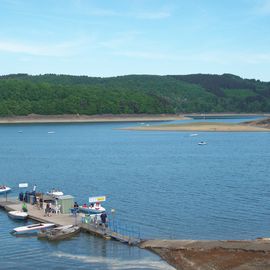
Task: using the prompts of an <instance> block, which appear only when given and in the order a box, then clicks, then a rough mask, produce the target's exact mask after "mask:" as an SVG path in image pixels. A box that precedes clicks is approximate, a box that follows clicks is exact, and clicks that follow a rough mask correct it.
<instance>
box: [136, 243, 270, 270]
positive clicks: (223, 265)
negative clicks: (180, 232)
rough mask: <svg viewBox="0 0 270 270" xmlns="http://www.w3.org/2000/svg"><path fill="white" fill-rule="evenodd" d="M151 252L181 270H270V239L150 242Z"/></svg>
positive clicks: (148, 245)
mask: <svg viewBox="0 0 270 270" xmlns="http://www.w3.org/2000/svg"><path fill="white" fill-rule="evenodd" d="M141 248H146V249H149V250H151V251H153V252H155V253H156V254H158V255H159V256H160V257H161V258H163V259H164V260H165V261H167V262H168V263H169V264H170V265H172V266H173V267H175V268H176V269H179V270H180V269H181V270H195V269H196V270H197V269H200V270H210V269H215V270H232V269H233V270H258V269H260V270H269V269H270V239H269V238H265V239H257V240H241V241H235V240H233V241H218V240H217V241H195V240H148V241H145V242H143V243H142V244H141Z"/></svg>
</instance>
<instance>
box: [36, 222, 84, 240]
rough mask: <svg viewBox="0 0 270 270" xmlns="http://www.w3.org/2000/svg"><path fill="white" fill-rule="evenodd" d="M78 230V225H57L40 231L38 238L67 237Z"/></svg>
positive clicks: (53, 238) (59, 238) (58, 238)
mask: <svg viewBox="0 0 270 270" xmlns="http://www.w3.org/2000/svg"><path fill="white" fill-rule="evenodd" d="M79 231H80V227H78V226H73V225H65V226H59V227H56V228H52V229H48V230H44V231H40V232H39V233H38V238H44V239H47V240H51V241H53V240H62V239H67V238H70V237H72V236H74V235H75V234H77V233H78V232H79Z"/></svg>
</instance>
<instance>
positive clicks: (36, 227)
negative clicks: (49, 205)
mask: <svg viewBox="0 0 270 270" xmlns="http://www.w3.org/2000/svg"><path fill="white" fill-rule="evenodd" d="M54 226H55V224H53V223H36V224H31V225H28V226H21V227H17V228H14V229H13V231H12V233H27V232H33V231H38V230H42V229H47V228H51V227H54Z"/></svg>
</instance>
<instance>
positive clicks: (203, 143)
mask: <svg viewBox="0 0 270 270" xmlns="http://www.w3.org/2000/svg"><path fill="white" fill-rule="evenodd" d="M206 144H207V142H204V141H201V142H199V143H198V145H206Z"/></svg>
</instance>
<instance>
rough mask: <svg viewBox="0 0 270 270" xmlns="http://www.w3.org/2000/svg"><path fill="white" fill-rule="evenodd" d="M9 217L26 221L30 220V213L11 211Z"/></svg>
mask: <svg viewBox="0 0 270 270" xmlns="http://www.w3.org/2000/svg"><path fill="white" fill-rule="evenodd" d="M8 216H9V217H11V218H13V219H18V220H25V219H27V218H28V213H27V212H23V211H9V212H8Z"/></svg>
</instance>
